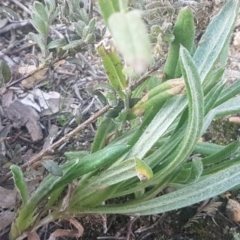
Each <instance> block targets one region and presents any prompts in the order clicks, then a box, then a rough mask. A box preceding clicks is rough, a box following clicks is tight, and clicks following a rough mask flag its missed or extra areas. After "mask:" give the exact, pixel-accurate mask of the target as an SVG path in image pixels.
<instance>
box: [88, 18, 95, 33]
mask: <svg viewBox="0 0 240 240" xmlns="http://www.w3.org/2000/svg"><path fill="white" fill-rule="evenodd" d="M95 25H96V19H95V18H92V19H91V20H90V22H89V24H88V27H89V33H93V31H94V28H95Z"/></svg>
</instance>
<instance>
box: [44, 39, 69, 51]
mask: <svg viewBox="0 0 240 240" xmlns="http://www.w3.org/2000/svg"><path fill="white" fill-rule="evenodd" d="M66 44H67V41H66V39H65V38H61V39H56V40H53V41H51V42H50V43H49V44H48V49H54V48H57V49H58V48H61V47H63V46H65V45H66Z"/></svg>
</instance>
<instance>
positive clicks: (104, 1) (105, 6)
mask: <svg viewBox="0 0 240 240" xmlns="http://www.w3.org/2000/svg"><path fill="white" fill-rule="evenodd" d="M98 5H99V7H100V11H101V15H102V17H103V19H104V20H105V22H106V24H108V19H109V17H110V16H111V15H112V14H113V13H115V12H119V11H120V8H119V2H118V1H116V0H98Z"/></svg>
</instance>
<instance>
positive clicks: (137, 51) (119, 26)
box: [109, 10, 151, 73]
mask: <svg viewBox="0 0 240 240" xmlns="http://www.w3.org/2000/svg"><path fill="white" fill-rule="evenodd" d="M109 28H110V31H111V33H112V36H113V38H114V43H115V44H116V47H117V48H118V49H119V51H120V52H121V53H122V54H123V56H124V58H125V61H126V63H127V64H128V65H130V66H131V67H132V68H133V69H134V70H135V71H136V73H143V72H144V71H145V70H146V69H147V67H148V66H149V64H150V62H151V45H150V41H149V38H148V35H147V29H146V26H145V25H144V23H143V21H142V19H141V12H140V11H138V10H132V11H130V12H127V13H123V12H119V13H114V14H112V15H111V16H110V18H109Z"/></svg>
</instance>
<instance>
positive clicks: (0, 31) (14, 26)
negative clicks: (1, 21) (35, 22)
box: [0, 20, 31, 34]
mask: <svg viewBox="0 0 240 240" xmlns="http://www.w3.org/2000/svg"><path fill="white" fill-rule="evenodd" d="M29 24H31V22H30V20H23V21H19V22H15V23H11V24H9V25H7V26H6V27H4V28H2V29H0V34H3V33H5V32H9V31H10V30H13V29H17V28H20V27H25V26H27V25H29Z"/></svg>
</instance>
